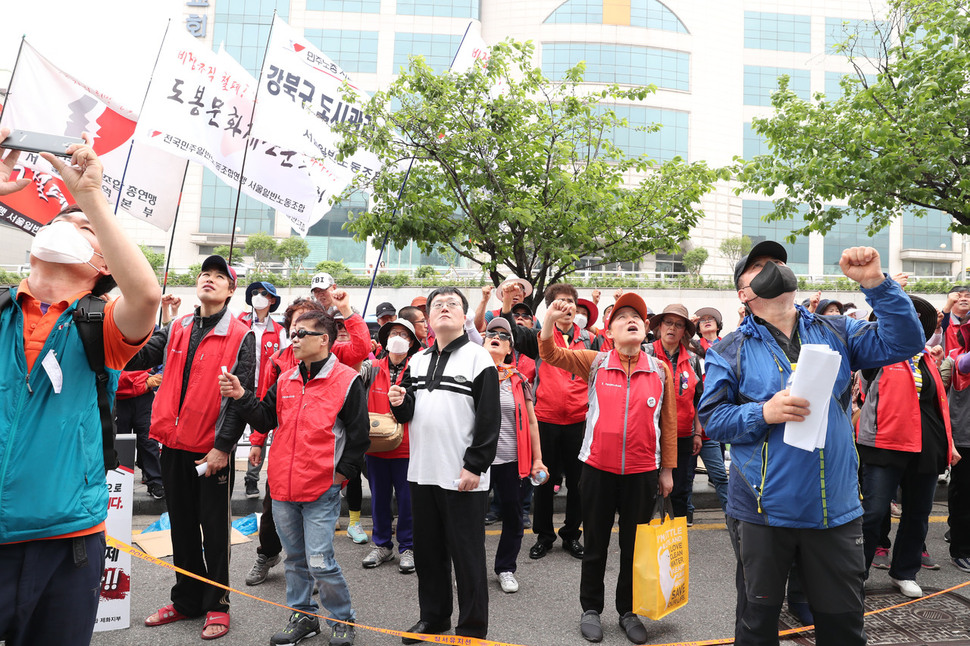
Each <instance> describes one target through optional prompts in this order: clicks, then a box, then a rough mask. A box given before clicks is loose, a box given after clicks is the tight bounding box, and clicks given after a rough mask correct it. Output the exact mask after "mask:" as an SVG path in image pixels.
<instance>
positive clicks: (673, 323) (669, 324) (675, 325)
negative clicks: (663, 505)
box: [661, 319, 687, 330]
mask: <svg viewBox="0 0 970 646" xmlns="http://www.w3.org/2000/svg"><path fill="white" fill-rule="evenodd" d="M661 323H663V324H664V325H666V326H667V327H672V328H674V329H677V330H683V329H685V328H686V327H687V324H686V323H684V322H683V321H670V320H667V319H664V320H662V321H661Z"/></svg>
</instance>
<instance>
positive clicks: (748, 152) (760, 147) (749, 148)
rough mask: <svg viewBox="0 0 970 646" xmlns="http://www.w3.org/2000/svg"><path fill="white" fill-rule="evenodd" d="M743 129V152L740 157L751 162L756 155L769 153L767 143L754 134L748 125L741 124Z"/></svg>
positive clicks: (769, 149)
mask: <svg viewBox="0 0 970 646" xmlns="http://www.w3.org/2000/svg"><path fill="white" fill-rule="evenodd" d="M742 128H743V129H744V150H743V151H742V153H741V156H742V157H744V158H745V159H747V160H749V161H750V160H752V159H754V158H755V157H757V156H758V155H767V154H769V153H770V152H771V148H769V147H768V141H767V140H766V139H765V138H764V137H762V136H761V135H759V134H758V133H757V132H755V130H754V128H752V127H751V124H750V123H745V124H742Z"/></svg>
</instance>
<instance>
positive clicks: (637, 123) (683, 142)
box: [610, 105, 690, 161]
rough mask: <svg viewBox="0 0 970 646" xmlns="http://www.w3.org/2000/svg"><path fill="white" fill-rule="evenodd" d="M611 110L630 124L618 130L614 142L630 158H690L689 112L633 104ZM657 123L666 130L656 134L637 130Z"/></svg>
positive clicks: (613, 107) (612, 107) (617, 106)
mask: <svg viewBox="0 0 970 646" xmlns="http://www.w3.org/2000/svg"><path fill="white" fill-rule="evenodd" d="M610 108H611V109H612V110H613V111H614V112H616V115H617V116H618V117H620V118H622V119H626V120H627V123H628V125H627V126H623V127H620V128H616V129H615V130H614V131H613V133H612V137H611V139H612V140H613V143H614V144H615V145H616V146H617V147H618V148H619V149H620V150H622V151H624V152H625V153H626V154H627V156H628V157H638V156H640V155H648V156H650V157H651V158H653V159H658V160H660V161H668V160H671V159H673V158H674V157H681V158H683V159H687V148H688V129H689V125H688V124H689V121H690V115H689V113H687V112H681V111H679V110H660V109H657V108H641V107H639V106H632V105H614V106H610ZM654 123H659V124H661V125H662V126H663V127H662V128H660V130H658V131H657V132H642V131H640V130H637V128H640V127H645V126H649V125H652V124H654Z"/></svg>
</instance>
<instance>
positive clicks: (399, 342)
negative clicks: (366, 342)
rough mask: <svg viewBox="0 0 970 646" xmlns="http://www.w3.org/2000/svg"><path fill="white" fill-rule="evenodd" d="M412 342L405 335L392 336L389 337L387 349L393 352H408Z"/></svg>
mask: <svg viewBox="0 0 970 646" xmlns="http://www.w3.org/2000/svg"><path fill="white" fill-rule="evenodd" d="M410 349H411V343H410V342H409V341H408V340H407V339H406V338H405V337H403V336H392V337H389V338H388V339H387V351H388V352H390V353H391V354H407V351H408V350H410Z"/></svg>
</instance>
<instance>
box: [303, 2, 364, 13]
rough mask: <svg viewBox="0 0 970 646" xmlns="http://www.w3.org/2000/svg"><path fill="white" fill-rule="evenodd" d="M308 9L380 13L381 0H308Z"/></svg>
mask: <svg viewBox="0 0 970 646" xmlns="http://www.w3.org/2000/svg"><path fill="white" fill-rule="evenodd" d="M306 8H307V11H340V12H342V13H380V12H381V0H306Z"/></svg>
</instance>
